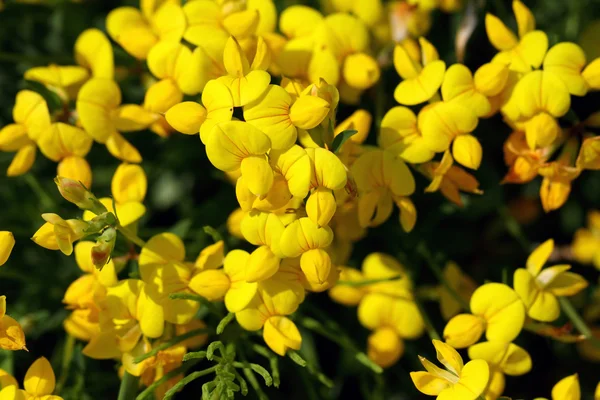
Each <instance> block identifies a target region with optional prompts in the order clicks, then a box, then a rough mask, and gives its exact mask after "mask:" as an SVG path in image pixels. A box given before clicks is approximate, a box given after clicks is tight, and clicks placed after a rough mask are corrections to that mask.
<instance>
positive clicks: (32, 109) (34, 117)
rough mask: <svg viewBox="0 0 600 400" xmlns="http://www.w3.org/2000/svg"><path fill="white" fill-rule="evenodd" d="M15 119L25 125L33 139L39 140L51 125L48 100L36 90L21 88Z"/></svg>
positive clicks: (14, 114)
mask: <svg viewBox="0 0 600 400" xmlns="http://www.w3.org/2000/svg"><path fill="white" fill-rule="evenodd" d="M13 119H14V121H15V122H16V123H18V124H22V125H24V126H25V128H26V130H27V135H28V136H29V138H30V139H31V140H37V139H38V138H39V137H40V135H41V134H42V133H43V132H45V131H46V130H47V129H48V127H49V126H50V112H49V111H48V105H47V104H46V100H44V98H43V97H42V96H41V95H39V94H38V93H36V92H33V91H31V90H21V91H20V92H19V93H17V98H16V100H15V106H14V108H13Z"/></svg>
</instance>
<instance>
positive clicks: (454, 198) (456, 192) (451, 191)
mask: <svg viewBox="0 0 600 400" xmlns="http://www.w3.org/2000/svg"><path fill="white" fill-rule="evenodd" d="M453 162H454V160H453V159H452V156H451V155H450V152H449V151H446V152H445V153H444V155H443V156H442V160H441V161H439V162H438V161H431V162H428V163H426V164H424V165H423V166H422V167H421V170H422V171H423V172H424V173H425V176H427V177H428V178H429V179H431V183H430V184H429V186H428V187H427V188H426V189H425V191H426V192H436V191H437V190H439V191H440V192H442V194H443V195H444V197H446V198H447V199H448V200H450V201H451V202H453V203H454V204H456V205H457V206H459V207H462V206H463V202H462V199H461V196H460V191H463V192H468V193H475V194H482V193H483V191H482V190H480V189H479V182H478V181H477V179H475V177H474V176H473V175H471V174H469V173H468V172H466V171H465V170H464V169H462V168H460V167H458V166H456V165H452V164H453Z"/></svg>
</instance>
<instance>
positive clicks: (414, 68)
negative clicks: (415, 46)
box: [394, 44, 422, 79]
mask: <svg viewBox="0 0 600 400" xmlns="http://www.w3.org/2000/svg"><path fill="white" fill-rule="evenodd" d="M394 67H395V68H396V72H398V75H400V77H401V78H402V79H412V78H416V77H417V76H419V73H420V72H421V69H422V68H421V66H420V65H419V64H417V63H416V62H415V61H414V59H413V58H412V57H411V56H410V53H409V52H408V50H407V49H406V47H404V46H403V45H401V44H397V45H396V47H394Z"/></svg>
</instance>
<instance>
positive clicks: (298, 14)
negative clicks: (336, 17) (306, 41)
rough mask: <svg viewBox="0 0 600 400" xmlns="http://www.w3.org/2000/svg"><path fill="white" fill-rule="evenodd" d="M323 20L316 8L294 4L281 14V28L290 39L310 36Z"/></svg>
mask: <svg viewBox="0 0 600 400" xmlns="http://www.w3.org/2000/svg"><path fill="white" fill-rule="evenodd" d="M322 20H323V16H322V15H321V13H320V12H318V11H317V10H315V9H314V8H310V7H308V6H303V5H292V6H290V7H286V8H285V9H284V10H283V12H282V13H281V14H280V15H279V29H280V30H281V32H282V33H283V34H284V35H286V36H287V37H288V38H290V39H292V38H296V37H303V36H310V35H312V33H313V32H314V30H315V29H316V27H317V25H318V24H319V23H320V22H321V21H322Z"/></svg>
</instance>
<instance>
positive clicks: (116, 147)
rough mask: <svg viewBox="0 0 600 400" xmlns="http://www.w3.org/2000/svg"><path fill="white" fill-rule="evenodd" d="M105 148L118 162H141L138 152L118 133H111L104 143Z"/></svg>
mask: <svg viewBox="0 0 600 400" xmlns="http://www.w3.org/2000/svg"><path fill="white" fill-rule="evenodd" d="M106 148H107V149H108V151H109V152H110V154H112V155H113V156H114V157H116V158H118V159H119V160H122V161H127V162H131V163H139V162H142V156H141V155H140V152H139V151H138V150H137V149H136V148H135V147H134V146H133V145H132V144H131V143H129V142H128V141H127V140H126V139H125V138H124V137H123V135H121V134H120V133H118V132H115V133H113V135H112V136H110V137H109V138H108V140H107V141H106Z"/></svg>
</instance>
